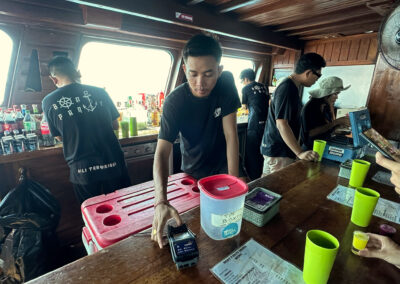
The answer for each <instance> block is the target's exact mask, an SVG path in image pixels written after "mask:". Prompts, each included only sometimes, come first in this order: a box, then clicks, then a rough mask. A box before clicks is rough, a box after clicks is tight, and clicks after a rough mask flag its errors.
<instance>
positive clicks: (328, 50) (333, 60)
mask: <svg viewBox="0 0 400 284" xmlns="http://www.w3.org/2000/svg"><path fill="white" fill-rule="evenodd" d="M377 43H378V40H377V34H376V33H373V34H362V35H356V36H347V37H342V38H335V39H326V40H315V41H308V42H307V43H306V45H305V47H304V53H308V52H316V53H318V54H320V55H322V56H324V58H325V60H326V63H327V66H335V65H362V64H375V62H376V56H377V53H378V44H377Z"/></svg>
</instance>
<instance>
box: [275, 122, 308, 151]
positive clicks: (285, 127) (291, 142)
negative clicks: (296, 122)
mask: <svg viewBox="0 0 400 284" xmlns="http://www.w3.org/2000/svg"><path fill="white" fill-rule="evenodd" d="M277 127H278V131H279V133H280V135H281V136H282V139H283V141H284V142H285V144H286V145H287V146H288V147H289V148H290V150H292V152H293V153H294V154H295V155H296V156H297V155H299V154H300V153H301V152H303V150H302V149H301V147H300V145H299V143H298V142H297V139H296V137H295V136H294V134H293V131H292V129H291V128H290V126H289V124H287V123H278V122H277Z"/></svg>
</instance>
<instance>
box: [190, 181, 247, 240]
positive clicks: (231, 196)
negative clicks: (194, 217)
mask: <svg viewBox="0 0 400 284" xmlns="http://www.w3.org/2000/svg"><path fill="white" fill-rule="evenodd" d="M198 187H199V189H200V220H201V227H202V228H203V230H204V231H205V232H206V233H207V235H208V236H209V237H210V238H212V239H214V240H223V239H228V238H231V237H234V236H236V235H237V234H238V233H239V232H240V228H241V225H242V217H243V208H244V200H245V196H246V193H247V191H248V187H247V184H246V183H244V182H243V181H242V180H240V179H238V178H237V177H234V176H230V175H225V174H221V175H215V176H210V177H205V178H202V179H201V180H199V181H198Z"/></svg>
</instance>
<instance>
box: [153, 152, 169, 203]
mask: <svg viewBox="0 0 400 284" xmlns="http://www.w3.org/2000/svg"><path fill="white" fill-rule="evenodd" d="M168 175H169V161H168V157H167V158H165V155H164V156H163V155H162V154H159V153H156V156H155V157H154V165H153V179H154V186H155V203H157V202H159V201H162V200H165V201H166V200H167V184H168Z"/></svg>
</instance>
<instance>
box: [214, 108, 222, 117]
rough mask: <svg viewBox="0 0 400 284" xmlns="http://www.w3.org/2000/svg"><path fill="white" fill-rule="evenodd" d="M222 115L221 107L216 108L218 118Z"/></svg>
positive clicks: (215, 112)
mask: <svg viewBox="0 0 400 284" xmlns="http://www.w3.org/2000/svg"><path fill="white" fill-rule="evenodd" d="M220 115H221V108H220V107H218V108H216V109H215V110H214V117H215V118H217V117H218V116H220Z"/></svg>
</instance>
